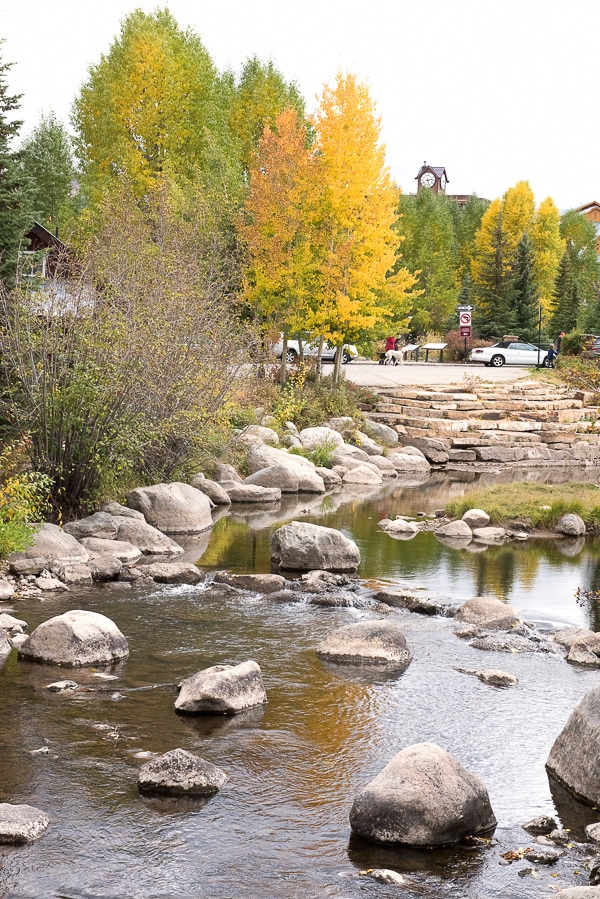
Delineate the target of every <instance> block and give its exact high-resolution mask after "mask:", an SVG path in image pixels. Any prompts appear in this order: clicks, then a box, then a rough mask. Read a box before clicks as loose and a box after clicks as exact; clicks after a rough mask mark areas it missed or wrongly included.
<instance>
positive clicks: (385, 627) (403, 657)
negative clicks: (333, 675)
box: [317, 619, 412, 670]
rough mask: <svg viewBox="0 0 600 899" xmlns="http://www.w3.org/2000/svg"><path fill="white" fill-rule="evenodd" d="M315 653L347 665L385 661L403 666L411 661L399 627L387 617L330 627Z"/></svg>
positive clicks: (392, 665) (397, 666)
mask: <svg viewBox="0 0 600 899" xmlns="http://www.w3.org/2000/svg"><path fill="white" fill-rule="evenodd" d="M317 655H318V656H319V658H321V659H327V660H328V661H332V662H341V663H343V664H347V665H385V666H386V667H389V668H399V669H402V670H404V669H405V668H408V666H409V665H410V663H411V661H412V655H411V653H410V650H409V648H408V646H407V644H406V638H405V636H404V634H403V632H402V630H401V628H400V627H399V625H397V624H396V623H395V622H393V621H388V620H387V619H386V620H378V621H359V622H358V623H356V624H347V625H346V626H345V627H341V628H339V629H338V630H336V631H333V632H332V633H331V634H328V636H327V637H326V638H325V639H324V640H322V641H321V643H319V645H318V646H317Z"/></svg>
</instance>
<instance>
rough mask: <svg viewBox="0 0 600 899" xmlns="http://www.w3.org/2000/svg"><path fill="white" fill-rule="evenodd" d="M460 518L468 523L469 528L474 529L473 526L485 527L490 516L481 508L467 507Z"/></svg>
mask: <svg viewBox="0 0 600 899" xmlns="http://www.w3.org/2000/svg"><path fill="white" fill-rule="evenodd" d="M462 520H463V521H464V522H465V524H468V525H469V527H470V528H471V530H474V529H475V528H486V527H487V526H488V524H489V523H490V516H489V515H488V513H487V512H484V511H483V509H468V510H467V511H466V512H465V514H464V515H463V517H462Z"/></svg>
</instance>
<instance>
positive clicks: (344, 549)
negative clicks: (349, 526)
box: [271, 521, 360, 571]
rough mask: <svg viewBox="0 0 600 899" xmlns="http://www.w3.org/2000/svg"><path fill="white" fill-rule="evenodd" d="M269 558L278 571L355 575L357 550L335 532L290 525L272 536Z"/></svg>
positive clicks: (311, 526) (285, 525)
mask: <svg viewBox="0 0 600 899" xmlns="http://www.w3.org/2000/svg"><path fill="white" fill-rule="evenodd" d="M271 558H272V560H273V561H274V562H276V563H277V564H278V565H280V566H281V568H290V569H300V570H302V571H310V570H311V569H312V568H319V569H321V570H324V571H354V570H356V569H357V568H358V566H359V565H360V550H359V549H358V546H357V545H356V543H355V542H354V541H353V540H350V539H349V538H348V537H345V536H344V534H342V532H341V531H336V530H335V528H324V527H321V525H318V524H309V523H308V522H306V521H292V522H290V524H284V525H283V527H281V528H278V530H276V531H275V533H274V534H273V537H272V538H271Z"/></svg>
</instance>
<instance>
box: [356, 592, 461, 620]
mask: <svg viewBox="0 0 600 899" xmlns="http://www.w3.org/2000/svg"><path fill="white" fill-rule="evenodd" d="M373 598H374V599H375V601H376V602H383V603H385V604H386V605H387V606H391V607H392V608H396V609H408V611H409V612H415V613H416V614H419V615H442V616H446V615H448V614H449V612H451V607H450V606H448V605H447V604H446V603H444V602H441V601H439V600H438V601H436V600H434V599H432V598H431V597H429V596H426V595H424V594H420V593H418V592H412V591H411V590H387V589H384V590H379V591H378V592H377V593H376V594H375V596H374V597H373Z"/></svg>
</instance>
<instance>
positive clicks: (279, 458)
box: [248, 444, 325, 493]
mask: <svg viewBox="0 0 600 899" xmlns="http://www.w3.org/2000/svg"><path fill="white" fill-rule="evenodd" d="M279 466H283V467H284V468H287V469H288V471H291V472H293V473H294V474H296V475H297V476H298V492H299V493H324V492H325V485H324V483H323V479H322V478H321V477H319V475H318V474H317V473H316V471H315V466H314V465H313V463H312V462H311V461H310V460H309V459H305V458H304V456H296V455H295V454H293V453H288V452H287V451H286V450H281V449H277V448H276V447H273V446H266V445H265V444H259V445H258V446H251V447H250V449H249V451H248V470H249V471H250V473H251V474H256V473H257V472H259V471H262V470H263V469H264V468H272V467H279Z"/></svg>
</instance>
